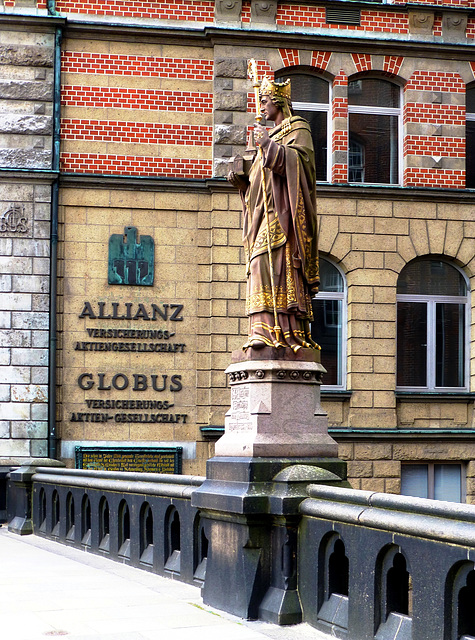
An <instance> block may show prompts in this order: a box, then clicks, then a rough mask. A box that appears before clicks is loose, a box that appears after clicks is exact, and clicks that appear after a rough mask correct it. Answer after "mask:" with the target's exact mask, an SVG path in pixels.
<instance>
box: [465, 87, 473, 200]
mask: <svg viewBox="0 0 475 640" xmlns="http://www.w3.org/2000/svg"><path fill="white" fill-rule="evenodd" d="M468 91H475V85H474V84H472V85H471V86H468V87H466V88H465V97H466V94H467V92H468ZM465 122H466V123H467V122H475V112H473V111H467V110H465ZM465 144H467V128H466V127H465ZM466 149H467V147H465V188H466V189H470V190H472V189H475V184H474V186H473V187H467V151H466ZM473 178H474V182H475V176H473Z"/></svg>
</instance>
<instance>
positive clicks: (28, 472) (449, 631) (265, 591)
mask: <svg viewBox="0 0 475 640" xmlns="http://www.w3.org/2000/svg"><path fill="white" fill-rule="evenodd" d="M51 463H52V464H54V461H51ZM56 464H60V463H56ZM211 471H212V468H211ZM321 474H322V477H321V480H322V482H329V481H330V482H331V477H332V474H331V473H330V472H328V471H326V472H325V471H323V470H321ZM315 476H316V470H315V469H311V468H309V467H299V466H298V465H297V466H292V465H290V466H289V467H288V468H286V469H285V470H284V471H280V472H279V473H278V474H277V475H276V476H275V478H274V480H273V481H272V482H271V483H264V484H266V487H267V489H266V492H265V494H266V495H264V492H263V491H258V490H257V489H258V488H259V486H260V485H259V483H257V484H256V483H254V484H252V489H253V490H252V492H248V493H246V496H247V497H246V499H245V500H241V498H242V495H241V493H242V491H243V487H242V484H243V483H242V481H241V482H237V481H229V482H228V485H229V486H228V487H227V490H228V493H229V491H230V490H231V488H232V489H233V496H234V499H235V502H236V500H237V498H239V500H237V502H236V504H234V503H233V505H234V506H233V507H232V508H231V507H230V508H231V511H233V509H237V510H235V511H234V513H235V515H236V517H235V520H236V528H235V529H232V528H231V526H230V525H231V524H232V522H231V520H232V518H231V516H230V515H229V514H228V515H227V517H226V518H222V516H220V515H219V513H220V508H221V507H220V504H219V496H218V494H216V495H215V499H214V500H213V504H214V510H210V509H208V510H205V511H200V509H199V508H197V507H194V506H192V502H191V500H190V498H191V496H192V495H193V494H195V497H196V496H199V495H200V491H202V490H203V486H204V478H201V477H193V476H182V475H158V474H142V473H139V474H136V473H116V472H107V471H89V470H80V469H78V470H71V469H65V468H61V467H55V466H52V467H46V466H42V467H35V466H30V467H22V468H20V469H16V470H14V471H12V473H11V477H10V483H9V493H8V495H9V505H8V511H9V518H8V519H9V529H10V530H11V531H15V532H17V533H31V532H33V533H35V534H37V535H40V536H43V537H47V538H49V539H51V540H56V541H58V542H61V543H63V544H68V545H71V546H75V547H77V548H82V549H84V550H86V551H90V552H92V553H96V554H100V555H103V556H105V557H109V558H111V559H113V560H116V561H119V562H124V563H128V564H131V565H132V566H135V567H138V568H142V569H145V570H148V571H152V572H155V573H157V574H159V575H164V576H169V577H173V578H176V579H179V580H182V581H184V582H187V583H189V584H195V585H198V586H204V589H203V594H204V600H205V602H206V603H207V604H211V605H212V606H216V607H217V608H222V609H225V610H227V611H231V612H234V613H235V614H236V615H241V616H242V617H250V618H253V617H259V618H261V619H263V620H266V621H267V622H277V623H278V624H286V623H288V621H289V620H290V621H292V622H299V621H300V620H304V621H306V622H307V623H308V624H310V625H312V626H314V627H316V628H317V629H319V630H320V631H322V632H324V633H327V634H329V635H331V636H332V637H338V638H348V639H349V640H475V615H474V613H473V611H474V607H473V603H474V602H475V570H474V566H475V564H474V563H475V506H472V505H462V504H455V503H448V502H438V501H434V500H423V499H418V498H410V497H405V496H395V495H389V494H383V493H371V492H368V491H356V490H353V489H348V488H344V487H341V486H338V484H337V483H335V485H334V486H329V485H328V484H323V483H322V484H315V481H316V480H315V479H314V478H315ZM309 478H312V480H310V482H309ZM244 484H246V483H244ZM231 485H232V486H231ZM246 486H247V485H246ZM212 488H213V487H211V488H209V489H208V493H210V492H211V489H212ZM225 488H226V487H225ZM198 489H199V491H197V490H198ZM261 489H262V487H261ZM240 492H241V493H240ZM211 493H212V492H211ZM211 493H210V495H211ZM206 495H207V494H206ZM213 495H214V494H213ZM266 496H267V497H266ZM195 497H194V498H193V502H194V504H196V503H197V502H199V500H196V499H195ZM228 498H229V496H228ZM251 498H252V499H251ZM255 499H257V502H256V501H255ZM210 500H211V498H210ZM274 503H275V504H274ZM237 504H239V505H241V507H242V508H241V512H242V513H241V512H239V513H238V511H239V509H238V508H237V507H236V505H237ZM243 505H244V506H243ZM246 505H247V506H246ZM272 505H273V506H272ZM221 506H222V505H221ZM244 507H245V508H244ZM277 507H278V508H277ZM244 511H246V514H247V515H246V514H245V513H244ZM229 513H231V512H229ZM231 515H232V514H231ZM213 519H218V520H219V519H221V520H222V522H223V523H224V525H225V526H226V527H227V529H226V530H225V531H227V533H228V535H227V536H225V539H222V538H221V537H219V536H218V537H216V535H214V537H213V533H212V532H213V521H214V520H213ZM220 531H221V529H219V532H220ZM205 532H206V533H205ZM208 538H209V539H210V541H211V542H210V545H209V549H208ZM215 545H216V548H215ZM223 545H224V547H223ZM214 548H215V553H214V554H213V549H214ZM208 551H209V553H208ZM224 551H227V552H228V556H229V558H228V560H226V563H224V565H223V563H222V561H221V555H222V554H223V553H224ZM244 561H245V562H244ZM246 562H247V564H246ZM233 563H234V564H233ZM243 563H244V564H243ZM252 563H254V564H252ZM254 565H255V567H254V568H255V571H254V572H252V571H251V570H250V569H251V568H252V567H253V566H254ZM223 566H226V567H227V568H228V571H225V572H224V574H223V572H222V567H223ZM206 567H208V575H206ZM230 571H233V572H234V573H235V574H236V575H238V576H240V577H239V579H237V578H233V577H231V575H230ZM216 573H218V574H219V575H216ZM256 576H257V577H258V579H259V580H260V581H261V582H260V583H259V582H258V579H257V578H256ZM229 580H234V582H233V584H235V586H236V588H238V587H239V588H242V589H243V591H244V592H245V593H244V595H240V594H238V593H236V594H235V598H234V601H233V602H234V604H233V603H231V604H229V603H225V604H226V606H224V605H223V603H222V602H221V601H220V600H219V597H218V596H217V595H216V593H215V592H216V591H217V589H214V588H213V585H215V586H216V584H218V585H222V584H223V581H229ZM222 588H224V587H222ZM247 597H249V602H248V601H247V600H246V598H247ZM241 600H242V601H244V600H246V602H247V605H246V606H247V607H248V608H247V611H248V613H247V614H243V613H242V611H243V605H242V602H241ZM252 612H255V613H252Z"/></svg>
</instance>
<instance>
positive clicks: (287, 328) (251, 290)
mask: <svg viewBox="0 0 475 640" xmlns="http://www.w3.org/2000/svg"><path fill="white" fill-rule="evenodd" d="M249 69H250V76H251V77H252V78H253V80H254V89H255V93H256V119H259V120H261V117H262V115H263V116H264V117H265V119H266V121H271V122H273V123H274V127H273V128H272V129H271V130H270V131H267V129H266V127H264V126H263V125H262V124H260V123H259V122H256V124H255V127H254V137H255V141H256V144H257V145H258V149H257V153H256V155H255V157H254V160H253V162H252V165H251V166H250V169H249V171H247V172H246V171H244V172H241V173H238V172H236V171H234V170H233V171H230V173H229V174H228V180H229V181H230V182H231V184H232V185H234V186H235V187H237V188H238V189H239V190H240V192H241V199H242V203H243V213H244V223H243V241H244V250H245V256H246V274H247V295H246V313H247V315H248V316H249V335H248V340H247V342H246V343H245V344H244V346H243V349H244V350H246V349H249V348H251V349H260V348H263V347H265V346H270V347H277V348H285V347H288V348H290V349H292V350H293V351H295V352H297V351H298V350H299V349H301V348H302V347H303V348H310V349H319V347H318V345H317V344H316V343H315V342H313V340H312V338H311V335H310V322H311V321H312V320H313V312H312V297H313V296H314V295H315V294H316V293H317V291H318V284H319V272H318V252H317V217H316V189H315V182H316V178H315V154H314V150H313V142H312V135H311V130H310V126H309V124H308V122H307V121H306V120H304V119H303V118H301V117H300V116H297V115H294V113H293V110H292V104H291V93H290V80H287V81H285V82H274V81H272V80H271V79H269V78H267V77H265V78H264V79H263V80H262V82H260V83H259V81H258V80H257V73H256V67H255V62H254V61H250V64H249Z"/></svg>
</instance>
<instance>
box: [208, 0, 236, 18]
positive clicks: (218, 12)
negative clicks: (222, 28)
mask: <svg viewBox="0 0 475 640" xmlns="http://www.w3.org/2000/svg"><path fill="white" fill-rule="evenodd" d="M241 10H242V0H216V4H215V12H214V13H215V18H216V22H240V20H241Z"/></svg>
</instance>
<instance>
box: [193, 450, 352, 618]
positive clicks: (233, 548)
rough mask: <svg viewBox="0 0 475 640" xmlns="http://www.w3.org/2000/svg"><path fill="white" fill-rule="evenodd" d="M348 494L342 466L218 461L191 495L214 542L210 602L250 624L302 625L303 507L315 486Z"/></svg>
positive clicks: (313, 461) (316, 461)
mask: <svg viewBox="0 0 475 640" xmlns="http://www.w3.org/2000/svg"><path fill="white" fill-rule="evenodd" d="M310 483H311V484H321V483H323V484H331V485H335V486H348V485H347V483H346V464H345V463H344V462H343V461H341V460H338V459H337V458H247V457H243V458H240V457H215V458H212V459H211V460H209V461H208V464H207V478H206V480H205V482H204V483H203V484H202V485H201V487H199V488H198V489H197V490H196V491H194V492H193V494H192V498H191V500H192V505H193V506H194V507H197V508H199V509H200V511H201V515H202V517H203V518H204V526H205V533H206V536H207V538H208V540H209V542H210V545H209V551H208V560H207V569H206V580H205V584H204V586H203V601H204V602H205V603H206V604H209V605H211V606H213V607H216V608H217V609H222V610H224V611H228V612H229V613H232V614H234V615H237V616H240V617H242V618H247V619H257V618H259V619H261V620H265V621H267V622H272V623H275V624H297V623H299V622H301V620H302V610H301V606H300V598H299V595H298V590H297V531H298V523H299V519H300V515H299V505H300V503H301V502H302V500H304V499H305V498H306V496H307V493H306V489H307V486H308V484H310Z"/></svg>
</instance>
